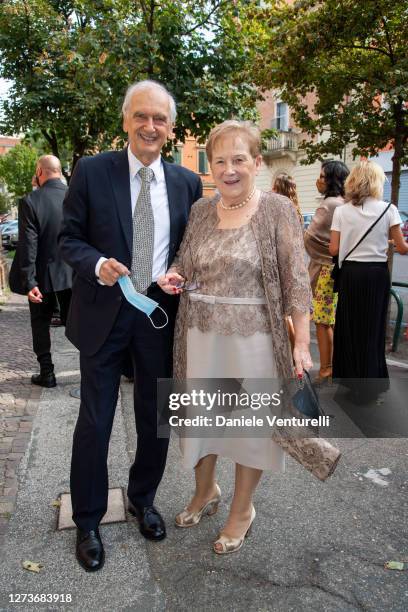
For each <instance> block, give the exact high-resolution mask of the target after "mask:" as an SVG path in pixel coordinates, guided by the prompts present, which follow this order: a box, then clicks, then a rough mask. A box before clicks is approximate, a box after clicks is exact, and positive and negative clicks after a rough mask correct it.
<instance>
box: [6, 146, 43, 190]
mask: <svg viewBox="0 0 408 612" xmlns="http://www.w3.org/2000/svg"><path fill="white" fill-rule="evenodd" d="M37 159H38V153H37V151H36V150H35V149H33V148H32V147H30V146H28V145H25V144H19V145H16V146H15V147H13V148H12V149H10V151H9V152H8V153H6V155H2V156H1V157H0V180H1V181H2V182H3V183H4V184H5V185H6V186H7V190H8V192H9V193H10V194H11V195H12V196H13V197H14V198H21V197H22V196H23V195H24V194H25V193H27V192H30V191H31V189H32V185H31V179H32V177H33V174H35V166H36V161H37Z"/></svg>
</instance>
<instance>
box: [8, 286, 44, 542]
mask: <svg viewBox="0 0 408 612" xmlns="http://www.w3.org/2000/svg"><path fill="white" fill-rule="evenodd" d="M0 338H1V340H0V350H1V360H0V545H1V544H2V539H3V536H4V533H5V531H6V527H7V523H8V520H9V518H10V516H11V513H12V512H13V509H14V504H15V499H16V495H17V470H18V466H19V463H20V460H21V459H22V457H23V456H24V453H25V450H26V447H27V444H28V442H29V439H30V435H31V429H32V421H33V419H34V414H35V412H36V408H37V403H38V398H39V397H40V393H41V390H40V388H37V387H33V385H31V383H30V372H35V371H36V359H35V356H34V354H33V352H32V344H31V328H30V318H29V311H28V305H27V298H26V297H24V296H19V295H16V294H12V295H11V296H10V298H9V299H8V301H7V303H6V304H4V305H2V306H1V311H0ZM30 400H31V401H30Z"/></svg>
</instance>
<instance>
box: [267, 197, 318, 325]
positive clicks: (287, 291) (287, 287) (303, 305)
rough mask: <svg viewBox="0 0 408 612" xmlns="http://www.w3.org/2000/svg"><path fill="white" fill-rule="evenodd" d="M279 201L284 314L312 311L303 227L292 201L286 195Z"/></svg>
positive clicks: (277, 229) (278, 251)
mask: <svg viewBox="0 0 408 612" xmlns="http://www.w3.org/2000/svg"><path fill="white" fill-rule="evenodd" d="M279 200H280V201H279V205H278V206H277V208H278V209H279V216H278V219H277V220H276V225H275V240H276V254H277V259H278V270H279V279H280V285H281V290H282V298H283V308H284V313H285V315H291V314H292V313H293V311H297V312H301V313H309V312H310V307H311V289H310V281H309V274H308V271H307V268H306V263H305V248H304V244H303V235H302V230H301V227H300V225H299V221H298V219H297V217H296V212H295V210H294V208H293V206H292V204H291V202H290V201H289V200H288V199H287V198H284V197H280V198H279Z"/></svg>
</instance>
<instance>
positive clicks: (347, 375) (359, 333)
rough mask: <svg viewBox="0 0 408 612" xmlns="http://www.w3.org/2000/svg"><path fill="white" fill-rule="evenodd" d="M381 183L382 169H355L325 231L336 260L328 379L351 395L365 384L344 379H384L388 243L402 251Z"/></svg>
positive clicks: (406, 248) (406, 247)
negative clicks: (342, 383) (342, 201)
mask: <svg viewBox="0 0 408 612" xmlns="http://www.w3.org/2000/svg"><path fill="white" fill-rule="evenodd" d="M384 180H385V175H384V172H383V170H382V168H381V167H380V166H379V165H378V164H376V163H374V162H369V161H363V162H360V163H359V164H358V165H357V166H355V167H354V168H353V170H352V171H351V173H350V175H349V177H348V178H347V180H346V183H345V199H346V202H347V203H346V204H345V205H344V206H341V207H339V208H337V209H336V210H335V212H334V215H333V223H332V227H331V229H332V232H331V241H330V253H331V254H332V255H338V256H339V266H340V267H341V276H340V282H339V301H338V306H337V315H336V325H335V328H334V356H333V376H335V377H336V378H342V379H347V385H348V386H350V387H351V388H352V389H353V391H356V390H358V389H359V388H360V389H361V388H363V389H364V390H365V393H366V392H367V391H368V388H369V387H368V385H364V386H362V385H361V384H360V385H358V386H357V381H356V383H352V381H350V379H367V378H371V379H388V371H387V364H386V362H385V321H386V316H387V308H388V301H389V294H390V275H389V271H388V265H387V251H388V239H389V238H391V239H392V240H393V241H394V244H395V248H396V250H397V251H398V253H401V254H406V253H407V252H408V244H407V243H406V242H405V241H404V238H403V235H402V232H401V227H400V223H401V218H400V215H399V213H398V210H397V208H396V207H395V206H394V205H391V206H389V205H388V204H387V203H386V202H383V201H382V197H383V188H384ZM370 228H371V229H370ZM368 230H369V233H368V234H367V235H366V236H365V237H364V238H363V240H362V241H361V242H360V244H358V243H359V241H360V239H361V238H362V237H363V236H364V234H365V233H366V232H367V231H368ZM350 251H351V252H350ZM377 382H378V383H379V382H380V381H377ZM387 387H388V381H387V382H385V381H384V383H383V384H382V385H381V384H377V387H376V388H377V390H379V391H381V390H382V389H386V388H387ZM360 399H363V398H360Z"/></svg>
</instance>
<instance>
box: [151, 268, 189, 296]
mask: <svg viewBox="0 0 408 612" xmlns="http://www.w3.org/2000/svg"><path fill="white" fill-rule="evenodd" d="M184 281H185V279H184V278H183V277H182V276H181V275H180V274H177V272H171V271H170V272H167V274H165V275H164V276H160V277H159V278H158V279H157V284H158V285H159V287H160V289H161V290H162V291H164V292H165V293H168V294H169V295H177V294H179V293H182V291H183V288H182V285H183V283H184Z"/></svg>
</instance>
